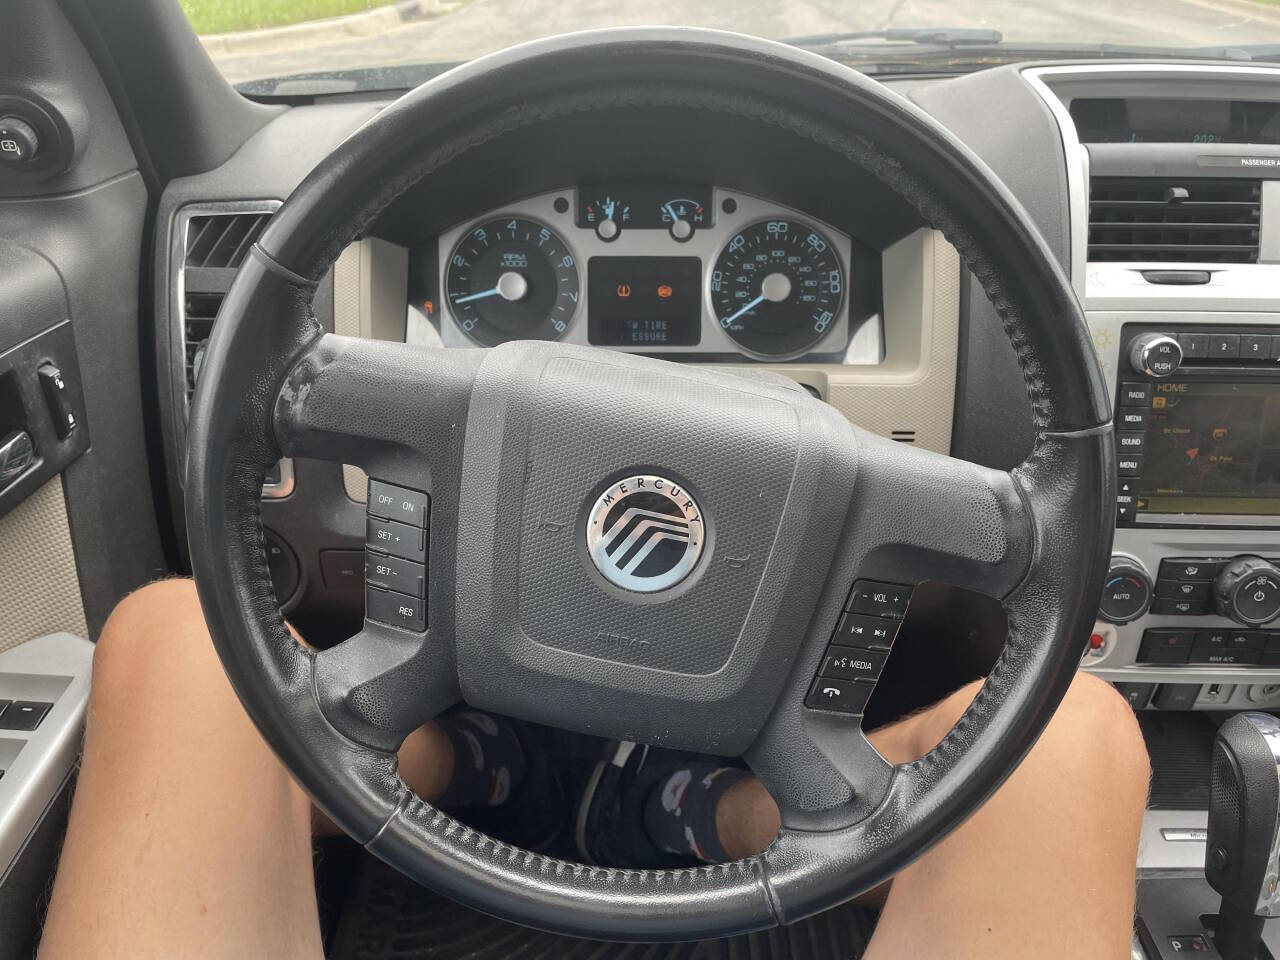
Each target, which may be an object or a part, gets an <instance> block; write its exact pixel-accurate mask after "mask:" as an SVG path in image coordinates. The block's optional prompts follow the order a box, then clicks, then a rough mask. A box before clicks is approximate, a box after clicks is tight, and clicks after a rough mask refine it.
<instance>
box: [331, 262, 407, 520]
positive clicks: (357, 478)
mask: <svg viewBox="0 0 1280 960" xmlns="http://www.w3.org/2000/svg"><path fill="white" fill-rule="evenodd" d="M408 289H409V251H408V249H407V248H405V247H401V246H398V245H396V244H394V243H388V242H387V241H385V240H379V239H378V238H376V237H366V238H365V239H363V240H357V241H356V242H355V243H352V244H350V245H349V246H348V247H347V248H346V249H345V250H344V251H342V255H341V256H340V257H338V261H337V263H335V264H334V266H333V332H334V333H336V334H339V335H340V336H344V337H365V338H366V339H371V340H392V341H395V342H398V343H404V338H405V323H406V317H407V312H406V310H405V301H404V296H405V291H406V290H408ZM367 480H368V478H367V477H366V476H365V473H364V471H363V470H361V469H360V468H359V467H353V466H351V465H350V464H343V466H342V485H343V487H345V488H346V491H347V496H348V497H350V498H351V499H352V500H354V501H356V502H357V503H364V501H365V490H366V489H367Z"/></svg>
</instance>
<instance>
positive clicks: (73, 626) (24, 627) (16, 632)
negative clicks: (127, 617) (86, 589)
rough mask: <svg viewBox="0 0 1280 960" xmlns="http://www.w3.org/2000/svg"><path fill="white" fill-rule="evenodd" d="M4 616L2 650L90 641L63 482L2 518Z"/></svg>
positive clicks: (0, 599)
mask: <svg viewBox="0 0 1280 960" xmlns="http://www.w3.org/2000/svg"><path fill="white" fill-rule="evenodd" d="M0 611H3V616H0V650H8V649H9V648H10V647H16V646H17V645H18V644H20V643H25V642H26V641H28V640H34V639H36V638H37V637H42V636H45V635H46V634H50V633H63V632H65V633H73V634H76V635H77V636H81V637H87V636H88V635H89V627H88V625H87V624H86V623H85V617H84V602H83V601H82V600H81V598H80V577H79V574H77V573H76V555H75V551H74V550H73V548H72V546H71V526H70V524H69V523H68V521H67V504H66V500H65V499H64V497H63V494H62V477H61V476H55V477H53V478H52V479H51V480H49V481H48V482H47V483H46V484H45V485H44V486H42V487H41V488H40V489H39V490H37V491H36V492H35V493H33V494H32V495H31V496H29V497H27V499H26V500H24V501H22V503H20V504H18V506H17V507H16V508H15V509H14V510H13V512H11V513H9V514H6V515H5V516H4V517H0Z"/></svg>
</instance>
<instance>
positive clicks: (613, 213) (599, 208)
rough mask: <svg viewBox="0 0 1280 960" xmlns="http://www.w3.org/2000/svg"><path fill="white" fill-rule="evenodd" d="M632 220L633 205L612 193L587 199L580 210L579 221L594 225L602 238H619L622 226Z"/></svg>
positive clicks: (584, 225) (581, 223)
mask: <svg viewBox="0 0 1280 960" xmlns="http://www.w3.org/2000/svg"><path fill="white" fill-rule="evenodd" d="M630 222H631V205H630V204H629V203H627V202H625V201H623V200H619V199H618V198H617V197H615V196H613V195H612V194H606V195H605V196H604V197H603V198H595V199H589V200H586V201H585V202H584V203H583V206H582V209H581V210H579V211H578V223H579V225H580V226H583V227H592V228H593V229H594V230H595V232H596V235H597V236H598V237H599V238H600V239H601V240H614V239H617V236H618V234H619V233H621V232H622V227H623V226H624V225H625V224H628V223H630Z"/></svg>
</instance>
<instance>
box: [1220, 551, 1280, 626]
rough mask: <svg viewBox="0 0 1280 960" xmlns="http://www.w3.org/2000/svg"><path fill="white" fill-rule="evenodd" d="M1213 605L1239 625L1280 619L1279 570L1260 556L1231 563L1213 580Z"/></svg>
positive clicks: (1237, 559)
mask: <svg viewBox="0 0 1280 960" xmlns="http://www.w3.org/2000/svg"><path fill="white" fill-rule="evenodd" d="M1213 605H1214V607H1215V608H1216V609H1217V611H1218V612H1219V613H1220V614H1222V615H1223V616H1224V617H1230V618H1231V619H1232V620H1234V621H1235V622H1236V623H1243V624H1245V625H1246V626H1251V627H1253V626H1258V625H1259V624H1263V623H1270V622H1271V621H1272V620H1274V619H1275V618H1276V617H1278V616H1280V570H1277V569H1276V565H1275V564H1274V563H1270V562H1268V561H1266V560H1263V559H1262V558H1261V557H1252V556H1242V557H1235V558H1234V559H1232V560H1229V561H1228V562H1227V565H1226V566H1225V567H1223V569H1222V572H1221V573H1220V574H1218V579H1216V580H1215V581H1213Z"/></svg>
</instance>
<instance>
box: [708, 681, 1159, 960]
mask: <svg viewBox="0 0 1280 960" xmlns="http://www.w3.org/2000/svg"><path fill="white" fill-rule="evenodd" d="M978 687H979V685H978V684H976V683H974V684H969V685H968V686H966V687H963V688H961V689H960V690H958V691H956V692H955V693H954V694H952V695H951V696H950V697H948V698H947V699H945V700H943V701H942V702H941V703H938V704H935V705H934V706H932V707H930V708H928V709H927V710H923V711H921V712H920V713H918V714H915V715H913V716H911V717H908V718H906V719H905V720H902V721H899V722H897V723H893V724H890V725H888V726H885V727H881V728H880V729H878V730H875V731H873V732H872V733H870V734H869V735H868V736H869V739H870V740H871V742H872V743H873V744H875V746H876V748H877V749H878V750H879V751H880V752H881V753H882V754H883V755H884V756H885V758H886V759H888V760H890V761H891V762H893V763H908V762H910V761H912V760H916V759H918V758H920V757H922V756H924V754H925V753H927V752H928V751H929V750H931V749H933V747H934V746H936V745H937V743H938V742H939V741H940V740H941V739H942V738H943V737H944V736H945V735H946V734H947V732H948V731H949V730H950V729H951V727H952V726H953V725H954V724H955V721H956V720H957V719H959V717H960V714H961V713H963V712H964V709H965V707H967V706H968V704H969V701H970V700H972V699H973V696H974V695H975V694H976V693H977V691H978ZM1148 777H1149V766H1148V761H1147V754H1146V748H1145V746H1144V745H1143V742H1142V735H1141V733H1140V731H1139V730H1138V725H1137V721H1136V720H1135V719H1134V717H1133V713H1132V711H1131V710H1130V709H1129V707H1128V705H1127V704H1126V703H1125V702H1124V700H1123V699H1122V698H1121V697H1120V695H1119V694H1117V693H1116V692H1115V691H1114V690H1113V689H1111V687H1110V686H1108V685H1107V684H1105V683H1103V682H1102V681H1100V680H1097V679H1096V678H1094V677H1091V676H1088V675H1086V674H1081V675H1079V676H1078V677H1077V678H1076V680H1075V682H1074V683H1073V684H1072V686H1071V689H1070V690H1069V691H1068V693H1067V696H1066V698H1065V699H1064V700H1063V703H1062V706H1061V707H1060V708H1059V709H1058V712H1057V714H1056V715H1055V716H1054V718H1053V721H1052V722H1051V723H1050V724H1049V727H1048V729H1047V730H1046V731H1045V732H1044V734H1043V735H1042V736H1041V738H1040V740H1039V741H1038V742H1037V744H1036V745H1035V747H1033V748H1032V750H1031V752H1030V753H1029V754H1028V755H1027V758H1026V760H1024V761H1023V763H1022V765H1021V766H1020V767H1019V768H1018V770H1017V771H1016V772H1015V773H1014V774H1013V775H1012V776H1011V777H1010V778H1009V780H1008V781H1006V782H1005V784H1004V785H1003V786H1002V787H1001V788H1000V789H999V790H997V791H996V793H995V794H994V795H993V796H992V798H991V799H990V800H989V801H987V803H986V804H985V805H984V806H983V808H982V809H981V810H979V811H978V812H977V813H976V814H974V816H973V817H971V818H970V819H969V820H968V821H966V822H965V823H964V824H962V825H961V826H960V827H959V828H958V829H957V830H956V831H955V832H954V833H952V834H951V836H949V837H948V838H946V839H945V840H943V841H942V842H941V843H939V844H938V845H937V846H936V847H934V848H933V849H932V850H930V851H929V852H928V853H926V854H925V855H924V856H923V857H921V858H920V860H918V861H917V862H916V863H914V864H912V865H911V866H909V867H907V868H906V869H905V870H903V871H902V873H900V874H899V875H898V876H897V877H896V878H894V880H893V881H891V883H889V884H886V885H884V886H882V887H880V888H878V889H877V890H873V891H870V892H869V893H868V894H866V895H864V897H862V898H860V900H861V901H862V902H863V903H868V904H873V905H879V904H884V911H883V913H882V915H881V918H880V924H879V926H878V927H877V929H876V935H875V938H874V939H873V940H872V943H871V949H870V950H869V951H868V953H867V955H866V960H877V958H898V957H908V956H937V955H940V953H939V951H944V952H945V955H946V956H948V957H967V956H975V957H977V956H981V957H983V958H984V960H1001V958H1006V957H1008V958H1013V957H1019V958H1023V957H1028V956H1044V957H1054V958H1072V957H1079V958H1081V960H1083V958H1089V960H1098V958H1107V957H1114V958H1116V960H1121V958H1127V957H1128V956H1129V944H1130V938H1131V934H1132V925H1133V909H1134V894H1135V887H1136V870H1137V848H1138V833H1139V830H1140V828H1141V825H1142V814H1143V810H1144V808H1145V806H1146V798H1147V782H1148ZM716 826H717V830H718V831H719V833H720V839H721V842H722V843H723V844H724V848H725V850H726V852H727V853H728V854H729V855H730V856H732V857H735V858H738V857H744V856H750V855H751V854H754V853H758V852H759V851H761V850H762V849H764V847H766V846H767V845H768V844H769V843H770V842H772V840H773V837H774V835H775V834H776V833H777V830H778V809H777V807H776V806H775V805H774V803H773V800H772V799H771V798H770V797H769V795H768V794H767V793H766V792H765V790H764V787H763V786H762V785H761V784H760V782H759V781H758V780H756V779H755V778H753V777H750V778H747V779H745V780H742V781H740V782H739V783H737V784H734V786H733V787H732V788H730V789H729V790H728V791H726V793H725V795H724V796H723V797H722V798H721V801H720V803H719V805H718V806H717V808H716ZM886 898H887V902H886Z"/></svg>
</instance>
